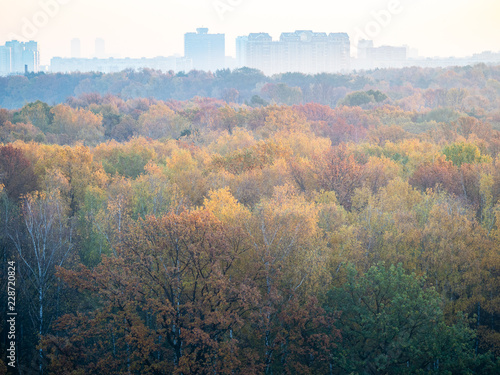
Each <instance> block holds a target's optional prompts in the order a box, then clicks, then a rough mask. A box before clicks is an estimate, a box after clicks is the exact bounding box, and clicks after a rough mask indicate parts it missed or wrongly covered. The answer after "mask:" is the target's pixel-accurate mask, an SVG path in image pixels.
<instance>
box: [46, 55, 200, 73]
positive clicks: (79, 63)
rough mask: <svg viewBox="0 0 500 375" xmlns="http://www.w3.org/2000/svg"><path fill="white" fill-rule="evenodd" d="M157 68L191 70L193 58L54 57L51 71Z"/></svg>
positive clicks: (115, 70)
mask: <svg viewBox="0 0 500 375" xmlns="http://www.w3.org/2000/svg"><path fill="white" fill-rule="evenodd" d="M146 68H148V69H155V70H161V71H163V72H168V71H171V70H172V71H174V72H189V71H190V70H192V69H193V63H192V61H191V60H189V59H186V58H183V57H175V56H170V57H155V58H152V59H147V58H141V59H131V58H124V59H114V58H108V59H97V58H93V59H68V58H62V57H54V58H52V59H51V61H50V71H51V72H52V73H73V72H81V73H85V72H101V73H116V72H120V71H122V70H126V69H133V70H140V69H146Z"/></svg>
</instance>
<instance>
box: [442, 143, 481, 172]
mask: <svg viewBox="0 0 500 375" xmlns="http://www.w3.org/2000/svg"><path fill="white" fill-rule="evenodd" d="M443 154H444V155H446V159H448V160H450V161H452V162H453V164H454V165H456V166H457V167H460V166H461V165H462V164H465V163H467V164H474V163H483V162H491V157H489V156H482V155H481V150H480V149H479V147H477V145H475V144H473V143H465V142H460V143H452V144H450V145H447V146H445V148H444V149H443Z"/></svg>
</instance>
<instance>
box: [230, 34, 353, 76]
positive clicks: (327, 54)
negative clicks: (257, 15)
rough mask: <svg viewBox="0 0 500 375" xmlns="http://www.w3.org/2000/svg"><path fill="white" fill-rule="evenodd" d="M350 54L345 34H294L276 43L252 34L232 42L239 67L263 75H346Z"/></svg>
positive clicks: (283, 36) (266, 37)
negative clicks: (295, 73) (291, 73)
mask: <svg viewBox="0 0 500 375" xmlns="http://www.w3.org/2000/svg"><path fill="white" fill-rule="evenodd" d="M350 52H351V48H350V41H349V36H348V35H347V34H346V33H330V34H327V33H316V32H313V31H311V30H297V31H295V32H293V33H282V34H281V37H280V40H279V41H273V40H272V38H271V36H270V35H269V34H267V33H252V34H250V35H249V36H248V37H239V38H238V39H237V40H236V58H237V61H238V64H239V66H248V67H249V68H255V69H259V70H262V71H263V72H264V73H265V74H275V73H285V72H302V73H309V74H315V73H322V72H340V71H347V70H349V67H350Z"/></svg>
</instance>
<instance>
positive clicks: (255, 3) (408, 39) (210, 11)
mask: <svg viewBox="0 0 500 375" xmlns="http://www.w3.org/2000/svg"><path fill="white" fill-rule="evenodd" d="M389 10H390V11H391V12H389ZM377 14H378V15H377ZM388 15H390V17H388ZM201 26H205V27H208V28H209V29H210V32H214V33H225V34H226V54H227V55H233V56H234V55H235V46H234V44H235V41H234V40H235V38H236V36H239V35H248V34H249V33H250V32H268V33H269V34H271V35H272V36H273V38H275V39H276V38H278V37H279V35H280V33H281V32H282V31H294V30H304V29H307V30H313V31H323V32H341V31H342V32H347V33H349V36H350V37H351V42H354V41H356V40H357V39H358V38H359V37H360V36H361V37H363V36H362V34H363V33H364V34H365V35H366V36H367V37H370V39H373V40H374V43H375V45H405V44H406V45H409V46H410V47H413V48H417V49H418V50H419V53H420V55H422V56H452V55H454V56H466V55H471V54H473V53H476V52H481V51H485V50H492V51H500V1H499V0H474V1H472V0H381V1H380V0H350V1H348V0H344V1H339V0H301V1H298V0H161V1H160V0H140V1H137V0H0V44H1V45H3V43H4V42H5V41H7V40H10V39H13V38H22V39H25V38H28V39H34V40H36V41H38V42H39V46H40V49H41V53H42V63H45V64H47V63H48V62H49V59H50V58H51V57H52V56H67V57H69V55H70V40H71V39H72V38H75V37H78V38H80V39H81V42H82V54H83V56H84V57H87V56H88V57H90V56H91V55H92V54H93V53H94V40H95V39H96V38H99V37H100V38H103V39H104V40H105V41H106V51H107V52H108V53H111V54H114V55H119V56H121V57H125V56H130V57H143V56H144V57H154V56H170V55H173V54H181V55H183V54H184V47H183V40H184V39H183V34H184V33H185V32H188V31H195V29H196V28H197V27H201Z"/></svg>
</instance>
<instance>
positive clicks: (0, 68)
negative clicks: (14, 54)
mask: <svg viewBox="0 0 500 375" xmlns="http://www.w3.org/2000/svg"><path fill="white" fill-rule="evenodd" d="M11 71H12V59H11V51H10V47H7V46H0V76H6V75H8V74H10V72H11Z"/></svg>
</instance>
